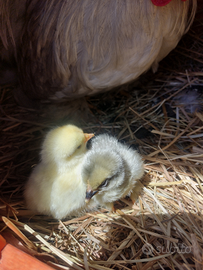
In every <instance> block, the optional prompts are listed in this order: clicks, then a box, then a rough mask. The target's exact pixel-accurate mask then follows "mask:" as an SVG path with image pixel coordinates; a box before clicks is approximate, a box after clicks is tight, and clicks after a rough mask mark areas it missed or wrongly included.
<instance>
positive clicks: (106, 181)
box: [100, 179, 109, 187]
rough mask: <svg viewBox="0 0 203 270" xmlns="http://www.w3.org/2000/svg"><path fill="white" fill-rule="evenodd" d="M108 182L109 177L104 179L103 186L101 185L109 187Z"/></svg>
mask: <svg viewBox="0 0 203 270" xmlns="http://www.w3.org/2000/svg"><path fill="white" fill-rule="evenodd" d="M108 184H109V179H106V180H104V182H103V183H101V186H100V187H107V186H108Z"/></svg>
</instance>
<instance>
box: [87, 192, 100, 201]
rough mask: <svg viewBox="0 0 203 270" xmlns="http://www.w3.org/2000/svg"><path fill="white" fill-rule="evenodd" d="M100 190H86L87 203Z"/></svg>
mask: <svg viewBox="0 0 203 270" xmlns="http://www.w3.org/2000/svg"><path fill="white" fill-rule="evenodd" d="M97 192H98V190H89V191H86V197H85V203H88V202H89V201H90V200H91V198H92V197H93V196H94V195H95V194H97Z"/></svg>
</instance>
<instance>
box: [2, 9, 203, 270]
mask: <svg viewBox="0 0 203 270" xmlns="http://www.w3.org/2000/svg"><path fill="white" fill-rule="evenodd" d="M202 14H203V12H202V13H201V11H199V14H198V16H197V18H196V21H195V24H194V26H193V27H192V29H191V30H190V32H189V33H188V34H187V35H186V36H185V37H184V38H183V40H182V41H181V42H180V44H179V46H178V47H177V49H176V50H174V51H173V52H172V53H171V54H170V55H169V56H168V57H167V58H166V59H165V60H164V61H163V62H162V63H161V64H160V68H159V71H158V72H157V73H156V74H152V73H151V72H148V73H147V74H146V75H144V76H142V77H141V78H140V79H139V81H138V82H135V83H133V84H130V85H127V86H123V87H121V88H119V89H117V90H115V91H114V92H111V93H106V94H103V95H100V96H96V97H91V98H87V99H86V102H87V107H88V116H89V118H88V121H87V118H85V119H81V120H80V126H81V127H82V128H83V129H84V130H85V132H94V133H95V134H99V133H103V132H107V133H110V134H113V135H115V136H117V137H118V138H119V139H120V140H122V141H124V142H126V143H128V144H129V145H131V146H132V147H134V148H136V149H138V151H139V152H140V153H141V154H142V156H143V159H144V163H145V176H144V177H143V179H142V180H141V181H142V185H143V189H142V193H141V194H140V196H139V198H138V201H137V202H136V203H135V204H134V205H133V204H132V202H131V201H130V199H128V198H124V199H122V200H121V201H119V202H117V203H116V208H117V212H116V213H109V212H108V211H106V210H105V209H98V211H96V212H90V213H85V214H84V215H83V216H81V217H76V218H73V219H66V220H65V221H56V220H53V219H51V218H50V217H47V216H39V215H33V214H32V213H31V212H30V211H29V210H27V209H26V208H25V206H24V202H23V196H22V194H23V186H24V183H25V181H26V180H27V177H28V176H29V174H30V171H31V169H32V167H33V166H34V165H35V164H36V163H37V162H38V160H39V150H40V145H41V142H42V140H43V138H44V135H45V134H46V132H47V131H48V130H49V129H50V128H52V127H53V126H56V125H60V124H62V123H67V122H68V121H69V117H68V116H65V114H64V116H63V117H61V118H60V117H58V118H54V116H53V117H50V116H51V114H50V113H49V114H48V116H47V114H46V110H49V111H50V110H51V109H50V106H51V105H48V104H46V105H45V104H44V105H43V107H44V109H43V110H42V109H27V108H22V107H20V106H18V105H16V103H15V101H14V98H13V91H15V87H13V88H12V87H10V86H8V87H4V88H2V89H1V92H0V104H1V105H0V108H1V113H0V120H1V141H0V144H1V145H0V151H1V157H0V165H1V166H0V186H1V189H0V215H1V216H3V217H2V219H1V221H0V229H1V233H2V234H3V235H4V237H5V238H6V239H7V240H8V241H10V242H11V243H12V244H14V245H17V246H18V247H19V248H21V249H23V250H25V251H26V252H28V253H30V254H32V255H33V256H36V257H37V258H39V259H41V260H42V261H44V262H46V263H48V264H50V265H51V266H52V267H53V268H55V269H84V268H85V269H133V270H135V269H139V270H141V269H142V270H144V269H202V267H203V218H202V213H203V166H202V164H203V147H202V146H203V110H202V104H203V91H202V86H203V72H202V70H203V53H202V46H203V35H202V29H203V26H202V23H203V21H202V20H201V15H202ZM183 97H184V98H183ZM194 103H195V104H194ZM51 108H52V107H51ZM63 108H65V104H63ZM88 116H87V117H88ZM6 225H7V226H6ZM8 227H9V228H8ZM11 232H12V234H11Z"/></svg>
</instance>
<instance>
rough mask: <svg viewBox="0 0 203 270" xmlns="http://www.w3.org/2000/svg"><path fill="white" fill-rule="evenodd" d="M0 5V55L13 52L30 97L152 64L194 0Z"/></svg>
mask: <svg viewBox="0 0 203 270" xmlns="http://www.w3.org/2000/svg"><path fill="white" fill-rule="evenodd" d="M0 5H1V6H2V10H3V11H2V13H3V16H2V18H3V19H2V24H1V25H0V45H1V43H2V46H0V56H1V58H2V59H3V60H5V61H9V60H10V59H13V58H15V59H16V63H17V65H18V71H19V75H20V81H21V84H22V87H23V89H24V92H25V93H26V94H27V95H28V96H29V97H31V98H35V99H36V98H38V99H45V100H47V99H52V100H53V99H54V100H61V99H63V98H66V99H69V98H78V97H81V96H84V95H92V94H96V93H98V92H104V91H107V90H110V89H112V88H114V87H116V86H119V85H121V84H124V83H127V82H130V81H132V80H134V79H136V78H138V77H139V76H140V74H142V73H144V72H146V71H147V70H148V69H149V68H151V67H152V69H153V70H154V71H155V70H156V69H157V67H158V63H159V61H160V60H162V59H163V58H164V57H165V56H166V55H167V54H168V53H169V52H170V51H171V50H173V49H174V48H175V47H176V45H177V43H178V42H179V40H180V39H181V37H182V35H183V34H184V33H185V32H186V31H187V30H188V28H189V26H190V25H191V23H192V21H193V18H194V15H195V10H196V6H197V0H187V1H181V0H172V1H171V2H170V3H169V4H167V5H166V6H163V7H157V6H155V5H153V3H152V1H151V0H94V1H92V0H83V1H79V0H68V1H63V0H52V1H49V0H43V1H41V0H30V1H29V3H27V0H0ZM1 33H2V34H1ZM8 48H9V49H8ZM15 52H18V53H15ZM20 97H22V93H20ZM21 99H22V98H21Z"/></svg>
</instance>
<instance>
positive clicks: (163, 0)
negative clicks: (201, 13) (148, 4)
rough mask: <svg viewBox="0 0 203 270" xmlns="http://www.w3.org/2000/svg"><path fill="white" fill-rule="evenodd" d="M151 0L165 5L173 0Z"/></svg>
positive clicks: (160, 5)
mask: <svg viewBox="0 0 203 270" xmlns="http://www.w3.org/2000/svg"><path fill="white" fill-rule="evenodd" d="M151 1H152V3H153V4H154V5H155V6H158V7H163V6H165V5H167V4H168V3H170V2H171V1H172V0H151ZM176 1H177V0H176ZM181 1H186V0H181Z"/></svg>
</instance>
